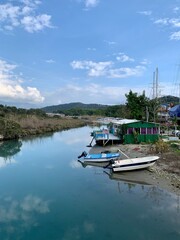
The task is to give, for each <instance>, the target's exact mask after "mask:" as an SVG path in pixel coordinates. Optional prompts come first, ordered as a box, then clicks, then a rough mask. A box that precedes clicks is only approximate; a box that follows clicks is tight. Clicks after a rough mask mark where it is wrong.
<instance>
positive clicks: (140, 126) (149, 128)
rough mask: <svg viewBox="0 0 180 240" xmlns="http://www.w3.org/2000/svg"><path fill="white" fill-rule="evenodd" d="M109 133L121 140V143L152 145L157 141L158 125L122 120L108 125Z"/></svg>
mask: <svg viewBox="0 0 180 240" xmlns="http://www.w3.org/2000/svg"><path fill="white" fill-rule="evenodd" d="M110 132H112V133H114V134H115V135H116V136H118V137H119V138H120V139H121V142H122V143H125V144H128V143H142V142H144V143H150V142H151V143H154V142H156V141H157V140H158V139H159V134H160V125H159V124H158V123H152V122H144V121H138V120H131V119H123V120H119V121H116V122H111V123H110Z"/></svg>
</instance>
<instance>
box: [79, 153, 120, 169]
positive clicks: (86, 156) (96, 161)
mask: <svg viewBox="0 0 180 240" xmlns="http://www.w3.org/2000/svg"><path fill="white" fill-rule="evenodd" d="M120 155H121V154H120V153H119V151H118V152H109V151H105V152H101V153H92V154H90V153H86V152H85V151H84V152H82V154H81V155H80V156H78V159H80V158H83V162H82V161H80V160H78V161H79V162H81V163H82V164H83V166H87V165H89V166H97V167H108V166H110V165H111V164H112V163H113V162H114V161H115V160H117V159H119V158H120Z"/></svg>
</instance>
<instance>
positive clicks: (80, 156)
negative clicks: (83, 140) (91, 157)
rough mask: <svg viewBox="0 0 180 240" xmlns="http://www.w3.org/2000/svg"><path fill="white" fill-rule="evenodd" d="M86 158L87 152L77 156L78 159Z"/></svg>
mask: <svg viewBox="0 0 180 240" xmlns="http://www.w3.org/2000/svg"><path fill="white" fill-rule="evenodd" d="M86 156H87V152H86V151H84V152H82V153H81V155H79V156H78V158H82V157H86Z"/></svg>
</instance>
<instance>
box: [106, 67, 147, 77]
mask: <svg viewBox="0 0 180 240" xmlns="http://www.w3.org/2000/svg"><path fill="white" fill-rule="evenodd" d="M145 69H146V68H145V67H143V66H136V67H134V68H129V67H124V68H117V69H111V70H110V72H109V73H110V74H109V77H110V78H128V77H132V76H135V77H137V76H141V75H142V74H143V72H144V71H145Z"/></svg>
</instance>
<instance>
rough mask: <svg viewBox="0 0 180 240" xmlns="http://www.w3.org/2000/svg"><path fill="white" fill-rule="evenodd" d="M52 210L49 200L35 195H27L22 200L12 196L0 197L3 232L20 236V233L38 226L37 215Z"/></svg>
mask: <svg viewBox="0 0 180 240" xmlns="http://www.w3.org/2000/svg"><path fill="white" fill-rule="evenodd" d="M49 212H50V209H49V202H48V201H45V200H43V199H42V198H40V197H38V196H34V195H31V194H30V195H27V196H25V197H24V198H23V199H22V200H17V199H13V198H12V197H11V196H9V197H4V198H0V223H1V231H0V232H1V234H2V233H3V234H8V235H10V236H11V235H12V236H13V234H16V236H18V235H19V234H20V233H21V234H22V233H23V232H25V231H27V230H30V229H31V228H32V227H36V226H38V220H37V216H38V215H39V214H41V215H42V214H43V215H44V214H47V213H49Z"/></svg>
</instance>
